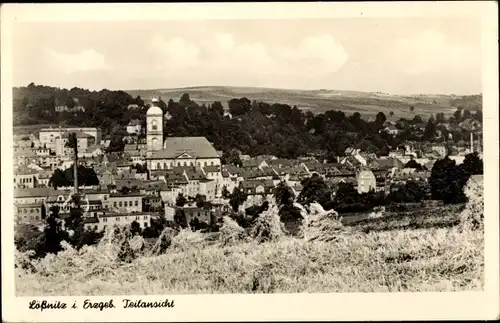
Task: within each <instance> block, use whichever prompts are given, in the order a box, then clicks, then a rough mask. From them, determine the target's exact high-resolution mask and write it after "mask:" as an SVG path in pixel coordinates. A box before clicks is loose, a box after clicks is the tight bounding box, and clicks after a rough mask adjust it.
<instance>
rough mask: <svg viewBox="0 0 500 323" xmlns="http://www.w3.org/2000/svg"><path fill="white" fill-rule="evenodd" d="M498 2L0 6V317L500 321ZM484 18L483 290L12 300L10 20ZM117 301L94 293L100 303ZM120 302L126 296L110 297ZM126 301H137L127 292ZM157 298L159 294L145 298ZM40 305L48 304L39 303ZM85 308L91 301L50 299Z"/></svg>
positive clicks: (27, 298) (184, 319)
mask: <svg viewBox="0 0 500 323" xmlns="http://www.w3.org/2000/svg"><path fill="white" fill-rule="evenodd" d="M497 10H498V9H497V3H496V2H493V1H491V2H483V1H476V2H407V3H405V2H398V3H391V2H384V3H380V2H379V3H374V2H371V3H367V2H364V3H232V4H221V3H216V4H202V3H197V4H179V3H177V4H37V5H34V4H23V5H18V4H16V5H14V4H7V5H5V4H4V5H2V7H1V20H0V21H1V33H2V34H1V45H2V46H1V50H2V52H1V64H2V65H1V73H2V79H1V80H2V82H1V87H2V92H1V103H2V109H1V110H2V111H1V117H2V118H1V120H2V128H1V129H2V133H1V139H2V141H1V142H2V176H1V177H2V188H3V190H2V228H3V230H2V288H3V289H2V313H3V317H2V319H3V320H5V321H9V322H10V321H37V322H50V321H64V322H71V321H108V320H109V321H127V322H131V321H144V320H147V321H227V320H234V321H237V320H244V321H252V320H270V321H276V320H280V321H281V320H290V321H299V320H346V321H350V320H431V319H434V320H448V319H456V320H468V319H477V320H483V319H495V318H498V317H499V312H500V309H499V304H500V299H499V294H500V292H499V268H498V265H499V263H500V261H499V216H498V214H499V212H498V210H499V208H498V196H499V191H498V168H499V167H498V166H499V165H498V156H499V154H498V138H499V137H498V107H499V102H498V74H497V73H498V43H497V41H498V32H497V30H498V29H497V28H498V17H497V16H496V13H497V12H498V11H497ZM471 15H476V16H481V17H482V23H483V24H482V32H483V33H482V40H483V42H482V45H483V48H482V53H483V60H482V64H483V65H482V68H483V102H484V108H483V115H484V129H485V131H484V132H485V133H486V134H488V136H484V165H485V173H484V174H485V176H484V178H485V226H486V228H487V229H486V233H485V255H486V263H485V277H486V278H485V290H484V292H474V293H469V292H463V293H372V294H360V293H350V294H273V295H191V296H187V295H179V296H175V295H170V296H166V298H169V299H174V300H175V307H174V308H170V309H147V310H145V309H138V310H127V311H123V310H107V311H106V310H105V311H102V312H100V311H98V310H97V311H91V310H82V309H81V307H80V309H78V310H71V311H70V310H67V311H64V312H63V311H44V312H43V313H40V312H38V311H30V310H28V309H27V303H28V302H29V301H30V300H31V299H32V298H29V297H15V296H14V295H15V293H14V283H13V282H14V272H13V268H14V265H13V250H14V245H13V230H11V229H10V228H13V218H12V217H11V216H8V215H9V214H12V207H11V206H12V201H13V191H12V190H11V189H8V188H9V187H11V185H12V181H13V178H12V169H13V167H12V166H13V165H12V158H11V156H12V145H11V143H12V86H11V79H12V78H11V76H12V74H11V73H12V71H11V68H12V53H11V46H10V44H11V41H12V39H11V33H10V32H11V24H12V22H13V21H51V22H55V21H82V20H83V21H131V20H176V19H190V20H191V19H192V20H199V19H207V18H208V19H299V18H310V19H318V18H341V17H342V18H346V17H416V16H425V17H429V16H434V17H444V16H471ZM109 298H110V297H92V299H93V300H94V301H99V300H108V299H109ZM113 298H114V300H115V301H114V302H115V304H116V303H120V300H121V299H123V298H125V297H113ZM128 298H133V297H132V296H128ZM141 298H142V299H143V300H157V299H161V298H162V297H158V296H141ZM37 299H41V298H37ZM44 299H47V300H51V299H57V300H64V301H66V302H68V303H70V304H72V302H73V301H78V302H79V303H81V302H82V301H83V300H84V299H86V297H47V298H44Z"/></svg>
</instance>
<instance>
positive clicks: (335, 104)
mask: <svg viewBox="0 0 500 323" xmlns="http://www.w3.org/2000/svg"><path fill="white" fill-rule="evenodd" d="M126 92H127V93H129V94H130V95H131V96H133V97H136V96H138V95H140V96H141V98H143V99H144V100H150V99H151V98H152V97H153V96H154V95H156V96H160V97H161V98H162V99H163V100H164V101H168V100H169V99H173V100H174V101H178V100H179V99H180V97H181V96H182V95H183V94H184V93H189V96H190V97H191V99H192V100H193V101H195V102H197V103H199V104H203V103H205V104H210V103H212V102H214V101H220V102H222V104H223V105H225V106H227V101H228V100H230V99H232V98H241V97H246V98H248V99H250V100H257V101H262V102H267V103H284V104H288V105H291V106H294V105H296V106H297V107H298V108H300V109H303V110H310V111H312V112H313V113H322V112H325V111H327V110H331V109H335V110H342V111H344V112H346V113H354V112H359V113H361V114H362V115H364V116H374V115H375V114H377V113H378V112H379V111H382V112H384V113H385V114H386V115H387V116H389V113H390V112H391V111H392V112H393V113H394V118H400V117H412V116H413V115H417V114H418V115H421V116H426V115H430V114H436V113H439V112H443V113H444V114H445V115H449V114H451V113H453V112H454V111H455V110H456V105H455V106H452V105H451V104H450V102H454V101H453V100H455V102H458V101H456V98H462V97H458V96H453V95H413V96H403V95H391V94H387V93H380V92H375V93H371V92H358V91H337V90H287V89H272V88H257V87H226V86H204V87H186V88H176V89H155V90H130V91H126ZM476 97H477V96H476ZM459 102H461V101H459ZM412 106H413V107H414V109H413V112H412V111H411V107H412Z"/></svg>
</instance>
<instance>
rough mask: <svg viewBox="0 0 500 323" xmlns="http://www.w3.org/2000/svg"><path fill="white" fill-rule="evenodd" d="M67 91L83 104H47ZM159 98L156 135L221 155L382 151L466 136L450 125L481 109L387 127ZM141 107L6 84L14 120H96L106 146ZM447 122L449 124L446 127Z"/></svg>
mask: <svg viewBox="0 0 500 323" xmlns="http://www.w3.org/2000/svg"><path fill="white" fill-rule="evenodd" d="M74 98H77V99H78V102H79V103H78V104H79V105H81V106H83V107H84V109H85V111H74V112H70V111H62V112H56V111H55V108H54V107H55V106H56V105H57V104H65V105H67V106H68V107H69V108H71V107H73V106H74V105H75V104H76V103H75V101H74V100H73V99H74ZM61 102H62V103H61ZM131 105H132V106H131ZM129 106H131V108H129ZM159 106H160V108H161V109H162V110H163V112H164V113H165V114H166V116H167V117H166V118H165V119H164V136H205V137H207V139H208V140H209V141H210V142H212V143H213V144H214V146H215V148H216V149H217V150H222V151H223V152H224V153H225V155H226V156H227V155H228V154H229V153H230V151H235V150H237V151H238V152H240V153H243V154H248V155H251V156H256V155H270V154H272V155H275V156H277V157H281V158H297V157H299V156H303V155H306V154H312V153H314V154H316V155H322V156H323V157H325V158H326V159H330V158H332V157H333V156H342V155H343V154H344V151H345V149H346V148H348V147H356V148H361V149H363V150H364V151H367V152H372V153H376V154H377V155H379V156H384V155H387V154H388V153H389V151H390V150H391V149H394V148H396V147H398V146H399V145H401V144H402V143H405V142H408V141H420V142H424V141H441V142H443V141H445V140H448V139H450V138H451V140H452V143H453V142H459V141H462V140H468V138H469V133H468V132H467V131H466V130H461V129H457V128H456V126H457V125H458V124H459V123H460V122H461V121H463V120H465V119H476V120H479V121H482V112H481V110H477V111H472V110H468V109H465V110H462V109H458V110H457V111H456V112H455V113H454V115H452V116H450V117H449V118H448V119H447V118H445V116H444V115H443V114H442V113H437V114H436V115H435V116H431V117H430V118H429V119H427V120H423V118H422V117H420V116H419V115H415V117H414V118H413V119H404V118H401V119H399V120H395V121H394V122H395V127H396V128H397V129H399V133H398V134H397V135H391V134H389V133H387V132H385V131H382V130H383V129H384V128H385V122H386V120H387V119H388V118H391V115H389V116H386V115H385V114H384V113H382V112H379V113H378V114H377V115H376V117H375V119H374V120H365V119H364V118H363V116H362V115H361V114H360V113H359V112H355V113H353V114H350V115H347V114H346V113H344V112H343V111H340V109H341V107H339V110H329V111H326V112H325V113H320V114H313V113H312V112H310V111H302V110H300V109H299V108H298V107H296V106H289V105H287V104H281V103H267V102H257V101H255V100H250V99H248V98H245V97H243V98H232V99H230V100H229V101H228V102H227V106H228V111H226V110H225V109H224V106H223V104H222V103H221V102H213V103H212V104H209V105H206V104H202V105H199V104H197V103H196V102H194V101H193V100H191V99H190V97H189V94H188V93H186V94H184V95H183V96H182V97H181V98H180V100H179V101H178V102H175V101H173V100H172V99H170V100H167V101H166V102H165V101H164V100H160V102H159ZM147 108H148V104H145V102H144V100H143V99H142V98H141V97H140V96H137V97H135V98H134V97H132V96H130V95H129V94H128V93H126V92H124V91H110V90H106V89H104V90H101V91H89V90H84V89H80V88H72V89H70V90H67V89H59V88H54V87H49V86H42V85H35V84H33V83H32V84H30V85H29V86H27V87H22V88H14V125H15V126H19V125H36V124H50V123H52V124H62V125H78V126H89V127H99V128H101V129H102V130H103V135H104V137H108V138H110V139H111V144H110V147H109V148H108V151H110V152H112V151H120V150H122V149H123V137H124V136H125V135H126V125H127V124H128V123H129V122H130V121H131V120H134V119H138V120H140V121H141V123H142V124H143V126H145V118H146V113H145V112H146V110H147ZM227 112H229V114H230V115H229V114H228V113H227ZM449 125H452V126H454V128H452V130H449V129H450V127H449ZM143 128H144V127H143ZM438 134H439V135H438ZM143 135H144V134H143Z"/></svg>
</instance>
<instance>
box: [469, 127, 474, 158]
mask: <svg viewBox="0 0 500 323" xmlns="http://www.w3.org/2000/svg"><path fill="white" fill-rule="evenodd" d="M473 152H474V134H473V133H472V131H471V133H470V153H471V154H472V153H473Z"/></svg>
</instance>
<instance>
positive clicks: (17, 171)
mask: <svg viewBox="0 0 500 323" xmlns="http://www.w3.org/2000/svg"><path fill="white" fill-rule="evenodd" d="M14 174H15V175H35V174H38V172H37V171H36V170H34V169H32V168H29V167H26V166H24V165H23V166H20V167H18V168H16V169H15V170H14Z"/></svg>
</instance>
